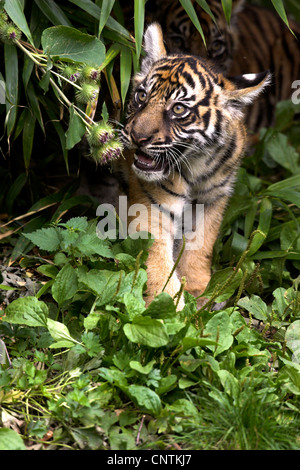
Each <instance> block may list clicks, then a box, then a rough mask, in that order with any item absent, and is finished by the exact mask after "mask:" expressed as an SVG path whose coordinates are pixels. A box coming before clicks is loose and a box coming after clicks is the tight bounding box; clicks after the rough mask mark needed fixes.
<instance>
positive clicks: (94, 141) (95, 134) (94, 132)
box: [87, 121, 114, 147]
mask: <svg viewBox="0 0 300 470" xmlns="http://www.w3.org/2000/svg"><path fill="white" fill-rule="evenodd" d="M113 138H114V130H113V127H112V126H111V125H110V124H108V123H107V122H105V121H101V122H98V123H96V124H94V125H93V126H92V127H91V128H90V133H89V135H88V137H87V140H88V142H89V144H90V145H91V146H94V147H99V146H100V145H103V144H105V143H106V142H108V141H109V140H111V139H113Z"/></svg>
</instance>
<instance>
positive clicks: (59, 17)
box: [34, 0, 72, 26]
mask: <svg viewBox="0 0 300 470" xmlns="http://www.w3.org/2000/svg"><path fill="white" fill-rule="evenodd" d="M34 1H35V3H36V4H37V6H38V7H39V9H40V10H41V12H42V13H43V15H45V16H46V17H47V18H48V20H49V21H51V23H53V24H54V25H56V26H58V25H65V26H72V23H71V22H70V20H69V19H68V17H67V16H66V15H65V14H64V12H63V10H62V9H61V8H60V7H59V6H58V5H57V3H56V2H55V1H54V0H34Z"/></svg>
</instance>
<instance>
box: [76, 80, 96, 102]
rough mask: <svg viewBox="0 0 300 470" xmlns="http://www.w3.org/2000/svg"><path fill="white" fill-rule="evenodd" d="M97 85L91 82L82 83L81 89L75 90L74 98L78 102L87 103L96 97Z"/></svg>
mask: <svg viewBox="0 0 300 470" xmlns="http://www.w3.org/2000/svg"><path fill="white" fill-rule="evenodd" d="M98 93H99V87H98V86H97V85H95V84H93V83H86V82H85V83H82V85H81V90H76V99H77V100H78V101H79V103H88V102H89V101H93V100H95V99H96V98H97V96H98Z"/></svg>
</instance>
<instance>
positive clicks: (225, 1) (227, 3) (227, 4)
mask: <svg viewBox="0 0 300 470" xmlns="http://www.w3.org/2000/svg"><path fill="white" fill-rule="evenodd" d="M222 7H223V11H224V14H225V18H226V21H227V23H228V24H229V23H230V18H231V12H232V0H222Z"/></svg>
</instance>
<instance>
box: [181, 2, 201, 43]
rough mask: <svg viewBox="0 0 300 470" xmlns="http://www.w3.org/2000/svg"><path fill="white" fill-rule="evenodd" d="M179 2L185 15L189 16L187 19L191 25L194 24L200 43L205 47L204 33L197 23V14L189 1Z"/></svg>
mask: <svg viewBox="0 0 300 470" xmlns="http://www.w3.org/2000/svg"><path fill="white" fill-rule="evenodd" d="M179 1H180V3H181V5H182V6H183V8H184V9H185V11H186V12H187V14H188V15H189V17H190V19H191V21H192V23H193V24H194V26H195V27H196V28H197V30H198V31H199V33H200V36H201V38H202V41H203V42H204V44H205V45H206V40H205V36H204V33H203V29H202V26H201V24H200V22H199V19H198V16H197V13H196V11H195V8H194V7H193V4H192V2H191V0H179Z"/></svg>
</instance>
